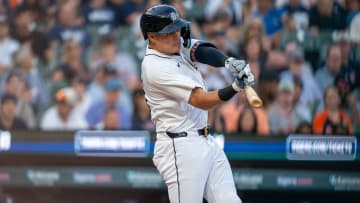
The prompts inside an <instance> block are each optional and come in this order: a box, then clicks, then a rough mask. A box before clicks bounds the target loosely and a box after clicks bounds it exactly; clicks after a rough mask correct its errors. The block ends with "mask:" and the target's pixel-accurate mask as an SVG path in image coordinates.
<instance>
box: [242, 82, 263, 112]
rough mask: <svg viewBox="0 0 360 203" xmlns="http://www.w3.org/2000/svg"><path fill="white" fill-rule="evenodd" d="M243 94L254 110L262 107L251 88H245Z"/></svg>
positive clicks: (260, 101)
mask: <svg viewBox="0 0 360 203" xmlns="http://www.w3.org/2000/svg"><path fill="white" fill-rule="evenodd" d="M245 94H246V97H247V99H248V101H249V103H250V105H251V106H253V107H255V108H260V107H262V105H263V102H262V100H261V99H260V97H259V96H258V94H257V93H256V92H255V90H254V89H253V88H252V87H251V86H246V87H245Z"/></svg>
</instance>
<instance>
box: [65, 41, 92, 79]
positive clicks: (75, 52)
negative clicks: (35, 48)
mask: <svg viewBox="0 0 360 203" xmlns="http://www.w3.org/2000/svg"><path fill="white" fill-rule="evenodd" d="M82 56H83V48H82V47H81V45H80V44H79V42H78V41H76V40H74V39H69V40H67V41H66V42H65V44H64V49H63V63H62V64H61V65H60V69H61V70H62V71H63V74H64V77H65V78H64V79H65V81H66V82H67V84H69V85H70V84H71V82H72V80H73V79H74V78H75V77H76V76H80V75H81V77H83V78H84V79H85V80H87V81H89V80H90V73H89V71H88V69H87V67H86V64H85V63H84V62H83V60H82V59H83V58H82Z"/></svg>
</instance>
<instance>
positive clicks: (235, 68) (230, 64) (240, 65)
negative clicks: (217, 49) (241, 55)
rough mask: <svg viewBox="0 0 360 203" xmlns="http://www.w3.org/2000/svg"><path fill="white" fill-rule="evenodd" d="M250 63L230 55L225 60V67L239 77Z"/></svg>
mask: <svg viewBox="0 0 360 203" xmlns="http://www.w3.org/2000/svg"><path fill="white" fill-rule="evenodd" d="M247 65H248V64H247V63H246V61H244V60H238V59H236V58H233V57H229V58H227V59H226V60H225V68H226V70H227V71H229V73H231V75H232V76H234V77H237V76H238V75H239V73H240V72H242V71H243V69H244V68H245V67H246V66H247Z"/></svg>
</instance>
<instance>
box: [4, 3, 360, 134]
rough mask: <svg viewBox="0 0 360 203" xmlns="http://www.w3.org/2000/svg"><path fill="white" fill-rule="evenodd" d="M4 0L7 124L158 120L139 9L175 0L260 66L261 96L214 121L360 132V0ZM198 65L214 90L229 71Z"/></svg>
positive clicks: (242, 127)
mask: <svg viewBox="0 0 360 203" xmlns="http://www.w3.org/2000/svg"><path fill="white" fill-rule="evenodd" d="M0 1H1V4H0V96H1V99H0V129H3V130H37V129H40V130H77V129H103V130H115V129H124V130H125V129H126V130H129V129H130V130H151V131H154V130H155V127H154V125H153V123H152V122H151V120H150V110H149V109H148V107H147V104H146V101H145V95H144V91H143V90H142V85H141V77H140V76H141V73H140V65H141V64H140V63H141V59H142V57H143V54H144V50H145V47H146V41H144V40H143V37H142V34H141V30H140V27H139V18H140V16H141V14H142V12H143V11H144V10H145V9H146V8H148V7H150V6H153V5H155V4H159V3H167V4H171V5H173V6H174V7H176V8H177V9H178V11H179V13H180V15H181V16H182V17H184V18H186V19H188V20H190V21H191V22H192V24H191V30H192V36H193V37H194V38H198V39H203V40H207V41H211V42H212V43H214V44H215V45H216V46H217V47H218V48H219V49H220V50H222V51H223V52H224V53H226V54H227V55H228V56H233V57H237V58H240V59H245V60H247V61H248V63H249V64H250V66H251V69H252V71H253V73H254V75H255V77H256V81H257V83H256V86H255V89H256V90H257V92H258V93H259V95H260V97H261V98H262V99H263V101H264V107H263V108H259V109H254V108H251V107H250V106H249V104H248V102H247V100H246V97H245V95H244V93H240V94H238V95H237V96H235V97H234V98H233V99H232V100H230V101H229V102H227V103H224V104H222V105H219V106H218V107H216V108H214V109H212V110H211V111H210V112H209V126H210V127H211V130H212V131H213V132H216V133H242V134H254V135H255V134H258V135H279V134H292V133H298V134H355V133H356V132H360V129H359V126H360V114H359V108H360V65H359V64H360V37H359V35H360V15H359V13H360V12H359V11H360V10H359V9H360V0H183V1H179V0H0ZM201 71H202V73H203V76H204V79H205V80H206V81H207V84H208V88H209V90H211V89H218V88H222V87H224V86H225V85H229V84H231V82H232V81H233V79H232V76H231V75H229V74H228V73H227V72H226V70H225V69H215V68H212V67H207V68H206V69H202V70H201Z"/></svg>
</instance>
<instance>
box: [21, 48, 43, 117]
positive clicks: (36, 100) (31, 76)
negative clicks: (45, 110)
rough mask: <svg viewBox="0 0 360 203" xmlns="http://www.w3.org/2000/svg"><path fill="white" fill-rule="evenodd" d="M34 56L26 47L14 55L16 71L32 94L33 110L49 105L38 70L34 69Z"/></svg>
mask: <svg viewBox="0 0 360 203" xmlns="http://www.w3.org/2000/svg"><path fill="white" fill-rule="evenodd" d="M34 60H35V58H34V55H33V53H32V52H31V49H30V47H29V46H28V45H24V46H23V47H22V48H21V49H20V50H19V51H18V52H17V53H16V54H15V63H16V69H17V70H19V72H20V74H21V76H22V77H23V78H24V80H25V81H27V82H28V84H29V85H30V88H31V92H32V100H31V101H32V105H33V106H34V110H35V111H36V112H37V111H40V109H41V108H42V107H44V106H46V105H48V104H49V102H50V98H49V92H48V90H47V89H46V86H45V85H44V82H43V79H42V78H41V76H40V74H39V72H38V69H37V68H36V67H34V66H33V65H34V64H35V63H34Z"/></svg>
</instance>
